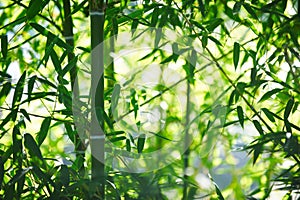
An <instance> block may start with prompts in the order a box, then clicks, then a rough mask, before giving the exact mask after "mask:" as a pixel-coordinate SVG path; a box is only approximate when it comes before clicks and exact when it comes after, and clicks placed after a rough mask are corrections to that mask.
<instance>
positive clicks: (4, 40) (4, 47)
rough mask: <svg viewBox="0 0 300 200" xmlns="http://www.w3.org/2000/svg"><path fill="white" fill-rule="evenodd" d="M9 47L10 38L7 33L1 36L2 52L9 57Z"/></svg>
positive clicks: (4, 56)
mask: <svg viewBox="0 0 300 200" xmlns="http://www.w3.org/2000/svg"><path fill="white" fill-rule="evenodd" d="M7 47H8V40H7V35H2V36H1V53H2V56H3V58H6V57H7Z"/></svg>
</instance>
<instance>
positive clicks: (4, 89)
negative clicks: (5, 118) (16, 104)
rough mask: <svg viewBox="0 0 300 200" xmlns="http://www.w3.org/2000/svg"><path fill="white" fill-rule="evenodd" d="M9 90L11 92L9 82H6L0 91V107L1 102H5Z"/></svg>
mask: <svg viewBox="0 0 300 200" xmlns="http://www.w3.org/2000/svg"><path fill="white" fill-rule="evenodd" d="M10 90H11V83H10V82H7V83H5V84H4V85H3V86H2V88H1V91H0V105H2V104H3V102H4V101H5V99H6V97H7V95H8V94H9V92H10Z"/></svg>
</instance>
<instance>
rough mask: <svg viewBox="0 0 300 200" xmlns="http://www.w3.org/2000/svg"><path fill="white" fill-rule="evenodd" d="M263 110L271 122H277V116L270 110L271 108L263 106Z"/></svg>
mask: <svg viewBox="0 0 300 200" xmlns="http://www.w3.org/2000/svg"><path fill="white" fill-rule="evenodd" d="M261 110H262V111H263V112H264V113H265V115H266V116H267V118H268V119H269V120H270V121H271V122H275V118H274V116H273V113H272V112H271V111H269V110H268V109H266V108H262V109H261Z"/></svg>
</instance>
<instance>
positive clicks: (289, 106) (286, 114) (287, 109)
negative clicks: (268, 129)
mask: <svg viewBox="0 0 300 200" xmlns="http://www.w3.org/2000/svg"><path fill="white" fill-rule="evenodd" d="M293 105H294V98H293V97H292V98H290V99H289V101H288V103H287V104H286V107H285V110H284V119H285V120H286V119H288V117H289V115H290V113H291V110H292V108H293Z"/></svg>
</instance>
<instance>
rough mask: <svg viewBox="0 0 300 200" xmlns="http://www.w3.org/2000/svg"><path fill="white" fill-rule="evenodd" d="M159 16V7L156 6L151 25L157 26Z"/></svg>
mask: <svg viewBox="0 0 300 200" xmlns="http://www.w3.org/2000/svg"><path fill="white" fill-rule="evenodd" d="M158 16H159V8H157V7H156V8H154V10H153V12H152V17H151V22H150V25H151V27H155V26H156V24H157V21H158Z"/></svg>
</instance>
